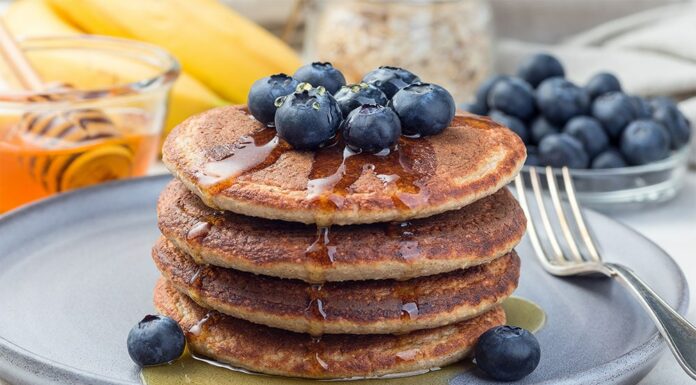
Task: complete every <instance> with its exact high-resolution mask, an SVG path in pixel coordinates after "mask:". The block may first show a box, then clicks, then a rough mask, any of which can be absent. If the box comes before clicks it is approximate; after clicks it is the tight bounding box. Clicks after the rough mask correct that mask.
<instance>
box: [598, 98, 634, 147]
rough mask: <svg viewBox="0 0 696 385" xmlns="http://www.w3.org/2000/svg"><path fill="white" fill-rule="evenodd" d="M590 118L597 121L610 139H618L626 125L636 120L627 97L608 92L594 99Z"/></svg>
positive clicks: (629, 99) (631, 104)
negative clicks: (592, 117)
mask: <svg viewBox="0 0 696 385" xmlns="http://www.w3.org/2000/svg"><path fill="white" fill-rule="evenodd" d="M592 116H594V117H595V118H596V119H597V120H599V122H600V123H601V124H602V127H604V129H605V130H606V131H607V134H609V137H610V138H611V139H618V138H620V137H621V133H622V132H623V130H624V128H626V126H627V125H628V123H630V122H631V121H633V120H635V119H636V111H635V109H634V107H633V103H631V98H629V97H628V95H626V94H624V93H623V92H610V93H608V94H604V95H602V96H600V97H598V98H597V99H595V101H594V102H593V103H592Z"/></svg>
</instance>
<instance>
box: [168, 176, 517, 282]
mask: <svg viewBox="0 0 696 385" xmlns="http://www.w3.org/2000/svg"><path fill="white" fill-rule="evenodd" d="M526 222H527V221H526V218H525V216H524V212H523V211H522V209H521V208H520V206H519V204H518V203H517V201H516V200H515V198H514V197H513V196H512V194H511V193H510V192H509V191H508V190H507V189H505V188H503V189H502V190H500V191H498V192H496V193H495V194H493V195H491V196H488V197H485V198H483V199H480V200H478V201H476V202H474V203H472V204H471V205H468V206H465V207H464V208H462V209H459V210H457V211H450V212H446V213H443V214H440V215H437V216H433V217H429V218H423V219H415V220H412V221H409V222H406V223H391V224H368V225H354V226H334V227H331V228H330V229H329V234H328V238H329V240H330V242H329V246H331V247H334V248H335V250H334V251H333V252H332V261H328V260H325V259H326V257H325V256H322V257H321V258H320V259H317V258H310V257H309V256H308V255H307V249H308V248H309V247H310V246H311V245H312V244H313V243H314V242H316V241H317V239H318V234H317V228H316V227H315V226H312V225H303V224H299V223H292V222H283V221H271V220H265V219H260V218H253V217H245V216H242V215H238V214H234V213H229V212H226V213H223V212H220V211H217V210H214V209H212V208H209V207H208V206H206V205H205V204H203V202H201V201H200V199H199V198H198V197H197V196H196V195H195V194H193V193H191V192H190V191H188V189H187V188H186V187H185V186H184V185H182V184H181V183H180V182H178V181H176V180H174V181H172V182H171V183H170V184H169V185H168V186H167V187H166V188H165V189H164V191H163V192H162V194H161V195H160V199H159V202H158V224H159V228H160V230H161V231H162V233H163V234H164V235H165V236H166V237H167V238H168V239H169V240H170V241H172V242H173V243H174V244H176V245H177V247H178V248H180V249H182V250H183V251H185V252H186V253H187V254H189V255H191V256H192V257H193V258H194V259H195V260H196V262H197V263H199V264H206V263H208V264H212V265H216V266H223V267H229V268H234V269H237V270H242V271H247V272H252V273H256V274H264V275H270V276H276V277H281V278H296V279H301V280H304V281H307V282H316V283H320V282H324V281H345V280H356V279H409V278H414V277H419V276H424V275H433V274H440V273H445V272H449V271H453V270H457V269H462V268H467V267H471V266H475V265H478V264H482V263H487V262H490V261H491V260H493V259H495V258H497V257H499V256H501V255H504V254H506V253H508V252H509V251H511V250H512V249H513V248H514V247H515V246H516V245H517V244H518V242H519V241H520V239H521V238H522V236H523V235H524V232H525V230H526ZM201 224H204V225H205V224H207V225H209V226H210V227H209V229H208V230H206V232H205V233H204V234H202V236H195V237H191V236H190V231H191V230H192V229H194V228H195V227H196V226H200V225H201ZM319 235H320V236H321V234H319ZM320 241H321V242H323V240H322V239H320Z"/></svg>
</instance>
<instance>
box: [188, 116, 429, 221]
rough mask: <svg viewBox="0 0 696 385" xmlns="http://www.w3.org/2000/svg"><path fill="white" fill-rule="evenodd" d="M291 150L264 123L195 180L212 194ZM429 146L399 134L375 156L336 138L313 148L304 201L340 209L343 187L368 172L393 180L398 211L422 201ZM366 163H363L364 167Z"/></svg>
mask: <svg viewBox="0 0 696 385" xmlns="http://www.w3.org/2000/svg"><path fill="white" fill-rule="evenodd" d="M290 150H291V147H290V145H289V144H288V143H287V142H285V141H283V140H281V139H280V138H279V137H278V136H277V135H276V131H275V129H273V128H269V127H264V128H260V129H259V130H257V131H255V132H253V133H251V134H249V135H245V136H242V137H241V138H240V139H239V140H238V141H237V143H235V144H234V148H233V150H232V152H231V154H230V155H228V156H226V157H224V158H222V159H220V160H216V161H211V162H208V163H206V164H205V165H204V166H203V171H202V172H200V173H198V175H197V177H198V181H199V182H200V183H201V184H203V185H206V186H207V187H208V188H209V189H210V190H211V191H212V192H213V193H216V192H219V191H222V190H224V189H226V188H228V187H229V186H231V185H233V184H234V182H235V180H236V179H237V178H239V177H240V176H243V175H245V174H249V173H252V172H255V171H258V170H262V169H264V168H267V167H269V166H271V165H273V164H275V163H276V162H277V161H278V159H279V158H280V156H281V155H282V154H283V153H285V152H288V151H290ZM434 159H435V157H434V156H433V149H432V146H431V145H430V143H429V142H428V140H427V139H422V138H421V139H414V138H407V137H402V138H401V139H400V141H399V144H398V145H397V146H396V148H395V149H394V150H391V151H390V150H385V151H382V152H381V153H378V154H368V153H361V154H358V153H355V152H353V151H351V150H350V149H349V148H348V147H346V146H345V144H344V142H343V140H342V138H341V137H340V135H339V137H338V138H337V139H336V141H335V142H334V143H333V144H332V145H330V146H327V147H324V148H321V149H319V150H317V151H316V152H315V155H314V161H313V163H312V169H311V171H310V175H309V179H310V180H309V182H308V183H307V199H309V200H312V201H316V202H318V205H319V206H320V207H321V208H324V209H328V210H331V209H339V208H342V207H343V205H344V202H345V196H346V194H347V193H348V192H349V188H350V187H351V186H352V185H353V184H354V183H355V182H356V181H357V180H358V179H359V178H360V176H361V175H362V174H363V172H366V171H367V170H369V172H374V173H375V174H376V177H377V178H378V179H380V180H381V181H382V183H384V185H385V187H386V186H387V185H390V184H396V186H397V188H396V191H395V192H394V193H393V195H392V197H391V199H392V202H393V204H394V206H395V207H396V208H398V209H402V210H407V209H412V208H415V207H418V206H420V205H422V204H424V203H427V201H428V198H429V192H428V188H427V185H426V183H425V182H426V181H427V179H428V178H430V177H431V176H432V175H433V174H434V170H435V165H434ZM366 166H367V167H366Z"/></svg>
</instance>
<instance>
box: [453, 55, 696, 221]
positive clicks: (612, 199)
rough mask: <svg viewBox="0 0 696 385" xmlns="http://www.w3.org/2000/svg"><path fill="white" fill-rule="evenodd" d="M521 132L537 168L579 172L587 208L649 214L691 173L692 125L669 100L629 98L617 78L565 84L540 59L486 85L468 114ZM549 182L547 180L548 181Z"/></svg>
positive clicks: (559, 69)
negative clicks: (649, 208) (647, 209)
mask: <svg viewBox="0 0 696 385" xmlns="http://www.w3.org/2000/svg"><path fill="white" fill-rule="evenodd" d="M460 107H461V108H462V109H464V110H466V111H469V112H471V113H474V114H478V115H487V116H489V117H490V118H491V119H493V120H495V121H497V122H498V123H500V124H503V125H505V126H507V127H509V128H510V129H512V130H513V131H515V132H516V133H517V134H518V135H519V136H520V137H521V138H522V140H523V141H524V142H525V144H526V146H527V161H526V164H525V166H524V168H523V171H522V172H523V176H526V175H528V173H529V170H530V169H531V168H533V167H537V168H539V170H538V171H540V172H542V171H543V170H541V169H543V168H544V167H546V166H551V167H553V168H554V172H557V173H558V174H559V176H560V168H561V167H563V166H568V167H569V168H570V170H571V175H572V177H573V182H574V185H575V189H576V191H577V196H578V199H579V200H580V202H582V203H583V204H584V205H585V206H588V207H593V208H596V209H600V210H603V211H611V210H615V209H619V210H621V209H630V208H638V207H644V206H646V205H649V204H653V203H658V202H664V201H667V200H669V199H671V198H672V197H674V196H675V195H676V194H677V193H678V192H679V190H680V188H681V187H682V185H683V182H684V177H685V174H686V172H687V167H688V166H687V165H688V155H689V154H688V153H689V146H688V143H689V140H690V137H691V131H692V130H691V123H690V122H689V120H688V119H687V118H686V117H685V116H684V115H683V114H682V113H681V111H679V109H678V107H677V104H676V103H675V101H674V100H672V99H670V98H667V97H655V98H650V99H646V98H643V97H640V96H637V95H629V94H627V93H625V92H623V90H622V87H621V83H620V82H619V80H618V79H617V78H616V76H614V75H613V74H611V73H607V72H601V73H598V74H596V75H595V76H593V77H592V78H591V79H590V80H589V81H588V82H587V84H586V85H584V86H578V85H576V84H573V83H572V82H571V81H569V80H567V79H566V78H565V70H564V69H563V65H562V64H561V62H560V61H559V60H558V59H557V58H555V57H553V56H551V55H548V54H545V53H540V54H536V55H533V56H531V57H529V58H527V59H526V60H525V61H523V62H522V63H521V64H520V66H519V67H518V70H517V74H516V75H514V76H513V75H495V76H492V77H490V78H489V79H487V80H486V81H485V82H483V83H482V84H481V85H480V87H479V89H478V91H477V92H476V98H475V100H474V101H473V102H472V103H465V104H463V105H461V106H460ZM542 179H543V178H542Z"/></svg>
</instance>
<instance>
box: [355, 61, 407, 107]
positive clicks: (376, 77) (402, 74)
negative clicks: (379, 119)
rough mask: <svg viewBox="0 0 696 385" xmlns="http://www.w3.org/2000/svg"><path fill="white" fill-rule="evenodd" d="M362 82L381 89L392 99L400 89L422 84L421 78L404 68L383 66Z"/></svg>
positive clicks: (371, 72)
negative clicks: (418, 83)
mask: <svg viewBox="0 0 696 385" xmlns="http://www.w3.org/2000/svg"><path fill="white" fill-rule="evenodd" d="M362 81H363V82H365V83H368V84H372V85H373V86H375V87H377V88H379V89H380V90H382V92H384V94H385V95H387V97H388V98H390V99H391V98H392V97H394V95H395V94H396V93H397V92H398V91H399V90H400V89H402V88H404V87H406V86H407V85H409V84H413V83H417V82H420V78H418V76H416V75H415V74H413V73H412V72H410V71H407V70H405V69H403V68H399V67H390V66H381V67H379V68H377V69H376V70H372V71H370V72H368V73H367V75H365V76H364V77H363V78H362Z"/></svg>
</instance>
